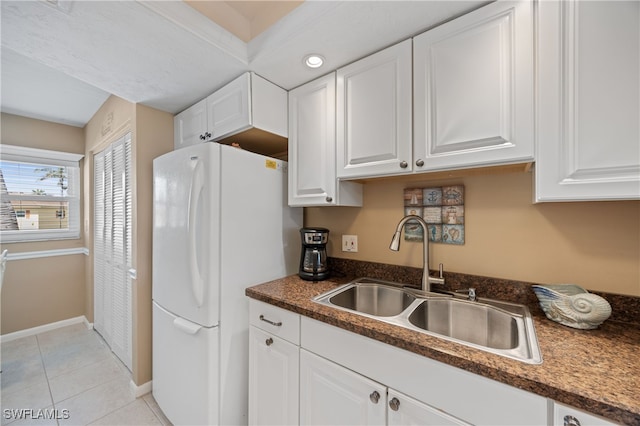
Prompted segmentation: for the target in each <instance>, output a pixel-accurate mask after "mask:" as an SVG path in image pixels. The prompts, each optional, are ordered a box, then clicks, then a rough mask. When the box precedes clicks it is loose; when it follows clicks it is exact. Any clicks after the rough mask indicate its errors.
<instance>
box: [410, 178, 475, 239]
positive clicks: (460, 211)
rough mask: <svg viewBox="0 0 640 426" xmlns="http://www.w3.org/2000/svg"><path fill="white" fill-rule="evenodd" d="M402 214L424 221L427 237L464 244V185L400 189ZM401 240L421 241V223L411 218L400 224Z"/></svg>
mask: <svg viewBox="0 0 640 426" xmlns="http://www.w3.org/2000/svg"><path fill="white" fill-rule="evenodd" d="M404 214H405V216H407V215H416V216H420V217H421V218H423V219H424V221H425V222H427V226H428V233H429V241H431V242H434V243H443V244H464V185H452V186H442V187H437V188H407V189H405V190H404ZM404 239H405V241H422V227H421V226H420V225H419V224H418V223H417V222H416V221H414V222H413V223H412V222H411V221H409V222H407V224H406V225H405V228H404Z"/></svg>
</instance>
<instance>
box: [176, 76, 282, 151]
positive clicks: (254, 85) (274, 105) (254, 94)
mask: <svg viewBox="0 0 640 426" xmlns="http://www.w3.org/2000/svg"><path fill="white" fill-rule="evenodd" d="M287 127H288V126H287V92H286V91H285V90H284V89H282V88H280V87H278V86H276V85H275V84H273V83H270V82H269V81H267V80H265V79H264V78H262V77H260V76H258V75H256V74H254V73H251V72H247V73H244V74H242V75H241V76H240V77H238V78H236V79H235V80H233V81H232V82H230V83H229V84H227V85H226V86H224V87H222V88H221V89H219V90H218V91H216V92H214V93H213V94H211V95H209V96H208V97H207V98H206V99H203V100H202V101H200V102H198V103H197V104H195V105H193V106H192V107H190V108H187V109H186V110H184V111H183V112H181V113H180V114H178V115H176V116H175V117H174V145H175V148H176V149H178V148H182V147H183V146H188V145H193V144H196V143H201V142H207V141H218V140H221V139H224V138H226V137H229V136H231V135H234V134H237V133H239V132H242V131H244V130H247V129H251V128H256V129H260V130H263V131H266V132H268V133H271V134H273V135H277V136H280V137H283V138H286V137H287V134H288V133H287Z"/></svg>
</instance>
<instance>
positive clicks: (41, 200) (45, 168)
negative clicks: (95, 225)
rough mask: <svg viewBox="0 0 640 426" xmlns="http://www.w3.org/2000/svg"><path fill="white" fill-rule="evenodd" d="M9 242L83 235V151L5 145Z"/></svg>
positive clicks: (2, 169) (2, 185) (1, 171)
mask: <svg viewBox="0 0 640 426" xmlns="http://www.w3.org/2000/svg"><path fill="white" fill-rule="evenodd" d="M0 150H1V151H0V152H1V157H0V192H1V196H2V200H1V206H0V207H1V209H0V219H1V220H0V236H1V238H2V241H3V242H7V243H8V242H22V241H42V240H55V239H65V238H80V160H81V159H82V157H83V155H80V154H72V153H67V152H58V151H49V150H44V149H34V148H25V147H19V146H12V145H4V144H3V145H0Z"/></svg>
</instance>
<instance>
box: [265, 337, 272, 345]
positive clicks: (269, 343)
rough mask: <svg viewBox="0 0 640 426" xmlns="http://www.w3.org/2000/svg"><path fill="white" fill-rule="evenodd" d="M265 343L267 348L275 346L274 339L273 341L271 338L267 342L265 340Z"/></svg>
mask: <svg viewBox="0 0 640 426" xmlns="http://www.w3.org/2000/svg"><path fill="white" fill-rule="evenodd" d="M264 342H265V343H266V344H267V346H271V345H273V339H272V338H271V337H269V338H268V339H267V340H265V341H264Z"/></svg>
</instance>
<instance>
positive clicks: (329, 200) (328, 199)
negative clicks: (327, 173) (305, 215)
mask: <svg viewBox="0 0 640 426" xmlns="http://www.w3.org/2000/svg"><path fill="white" fill-rule="evenodd" d="M325 199H326V200H327V203H330V202H332V201H333V198H332V197H327V198H325Z"/></svg>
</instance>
